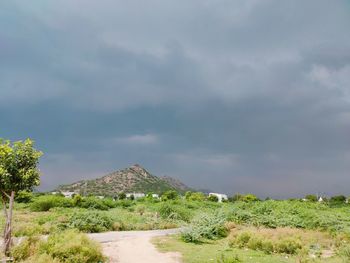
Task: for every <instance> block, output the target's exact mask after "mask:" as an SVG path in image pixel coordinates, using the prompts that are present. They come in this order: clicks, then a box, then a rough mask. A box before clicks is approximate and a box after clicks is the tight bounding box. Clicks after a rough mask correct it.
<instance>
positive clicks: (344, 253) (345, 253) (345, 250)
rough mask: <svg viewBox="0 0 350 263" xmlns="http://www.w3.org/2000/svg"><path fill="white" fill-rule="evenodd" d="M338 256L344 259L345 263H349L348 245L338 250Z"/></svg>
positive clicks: (349, 249) (349, 246) (349, 248)
mask: <svg viewBox="0 0 350 263" xmlns="http://www.w3.org/2000/svg"><path fill="white" fill-rule="evenodd" d="M338 254H339V255H340V256H341V257H342V258H343V259H344V261H345V262H350V245H349V244H344V245H342V246H341V247H340V248H339V250H338Z"/></svg>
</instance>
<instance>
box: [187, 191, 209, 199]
mask: <svg viewBox="0 0 350 263" xmlns="http://www.w3.org/2000/svg"><path fill="white" fill-rule="evenodd" d="M185 199H186V200H189V201H204V200H205V195H204V194H203V193H202V192H186V194H185Z"/></svg>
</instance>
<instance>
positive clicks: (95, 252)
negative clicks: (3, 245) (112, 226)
mask: <svg viewBox="0 0 350 263" xmlns="http://www.w3.org/2000/svg"><path fill="white" fill-rule="evenodd" d="M11 254H12V256H13V258H14V260H15V262H27V263H48V262H50V263H96V262H104V260H105V258H104V257H103V255H102V252H101V247H100V245H99V244H98V243H96V242H94V241H92V240H90V239H89V238H88V237H87V236H86V235H85V234H81V233H77V232H75V231H72V230H70V231H64V232H61V233H56V234H54V235H50V236H49V237H48V239H47V241H44V240H40V239H39V238H38V237H29V238H27V239H25V240H24V241H22V242H21V243H20V244H19V245H17V246H15V247H14V248H13V249H12V251H11Z"/></svg>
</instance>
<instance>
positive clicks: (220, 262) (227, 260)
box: [216, 254, 242, 263]
mask: <svg viewBox="0 0 350 263" xmlns="http://www.w3.org/2000/svg"><path fill="white" fill-rule="evenodd" d="M240 262H242V261H241V260H240V259H239V257H238V256H237V255H235V256H231V257H225V255H224V254H221V255H220V257H219V258H218V259H217V260H216V263H240Z"/></svg>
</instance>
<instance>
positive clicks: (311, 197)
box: [305, 195, 317, 202]
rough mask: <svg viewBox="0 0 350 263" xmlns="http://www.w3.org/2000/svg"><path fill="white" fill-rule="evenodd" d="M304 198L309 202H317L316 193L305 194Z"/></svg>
mask: <svg viewBox="0 0 350 263" xmlns="http://www.w3.org/2000/svg"><path fill="white" fill-rule="evenodd" d="M305 199H306V200H308V201H310V202H317V196H316V195H306V196H305Z"/></svg>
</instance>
